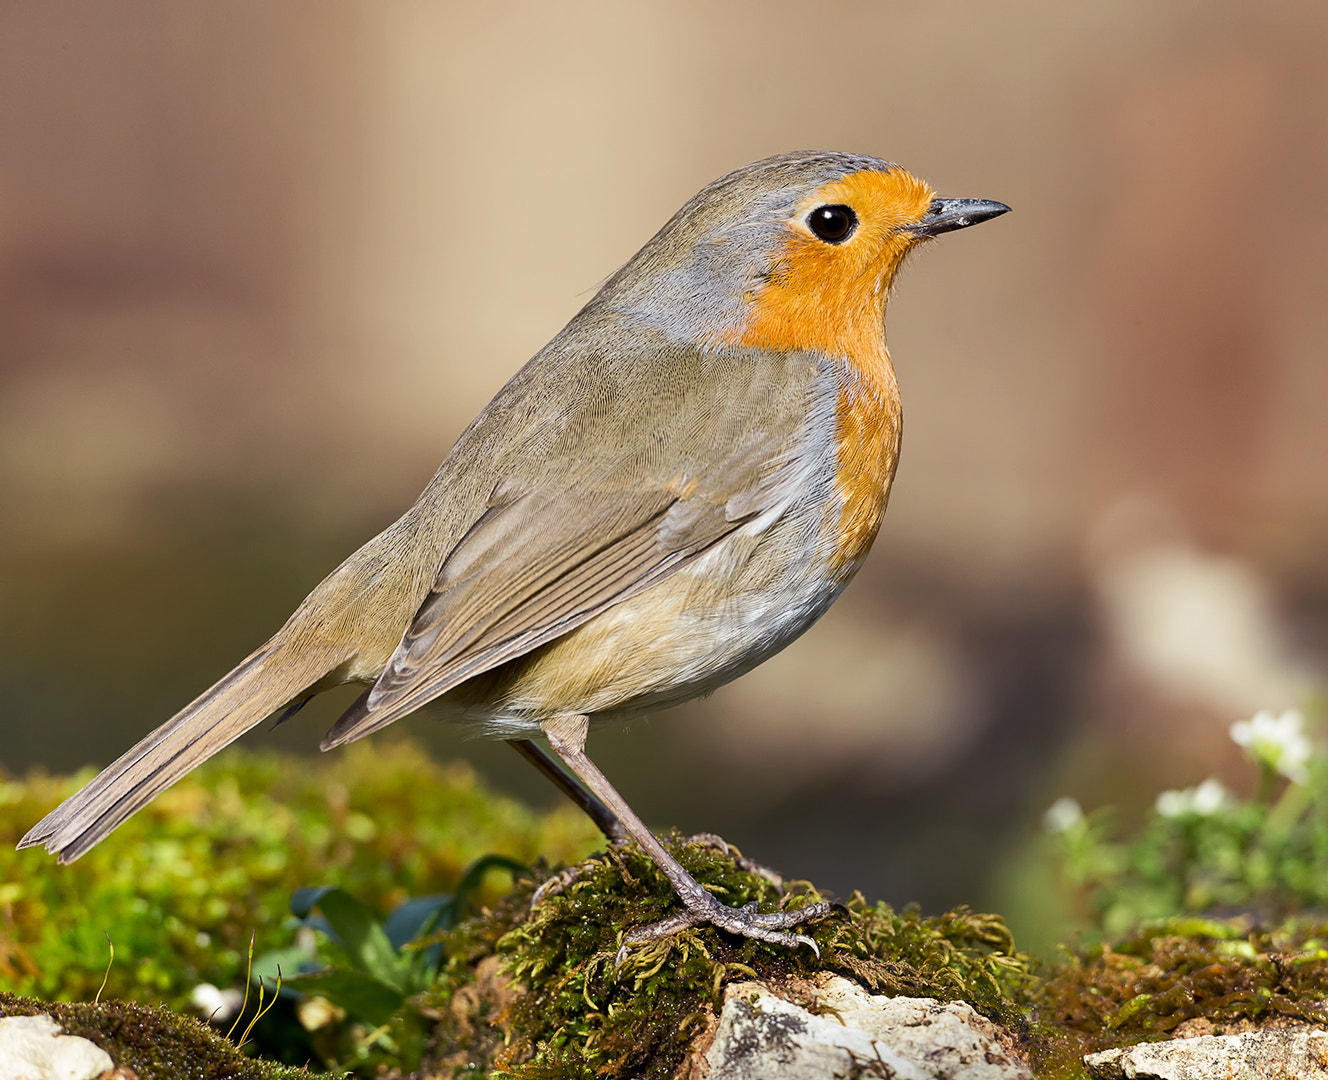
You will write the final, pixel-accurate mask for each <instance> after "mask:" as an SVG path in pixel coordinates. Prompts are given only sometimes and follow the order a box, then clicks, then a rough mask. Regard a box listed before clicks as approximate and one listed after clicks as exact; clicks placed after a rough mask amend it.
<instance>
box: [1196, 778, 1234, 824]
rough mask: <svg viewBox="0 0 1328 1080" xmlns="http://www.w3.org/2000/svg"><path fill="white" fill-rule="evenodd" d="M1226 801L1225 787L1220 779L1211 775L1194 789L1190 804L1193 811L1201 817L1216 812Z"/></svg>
mask: <svg viewBox="0 0 1328 1080" xmlns="http://www.w3.org/2000/svg"><path fill="white" fill-rule="evenodd" d="M1226 802H1227V789H1226V788H1224V787H1223V786H1222V782H1221V781H1220V780H1214V779H1213V778H1212V777H1211V776H1210V777H1209V778H1208V779H1207V780H1205V781H1204V782H1203V783H1202V784H1200V785H1199V786H1198V787H1197V788H1195V789H1194V798H1193V800H1192V805H1193V806H1194V812H1195V813H1196V814H1198V815H1200V816H1201V817H1208V816H1209V815H1210V814H1215V813H1217V811H1219V810H1221V809H1222V807H1223V806H1225V805H1226Z"/></svg>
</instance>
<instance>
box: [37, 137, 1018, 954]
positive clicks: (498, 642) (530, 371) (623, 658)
mask: <svg viewBox="0 0 1328 1080" xmlns="http://www.w3.org/2000/svg"><path fill="white" fill-rule="evenodd" d="M1009 209H1010V208H1009V207H1008V206H1006V205H1005V204H1004V203H1000V202H995V201H991V200H986V199H968V198H942V197H939V196H938V195H937V194H936V193H935V192H934V191H933V190H932V188H931V187H930V186H929V185H928V184H927V183H926V182H925V181H923V180H921V179H919V178H917V177H915V176H913V175H911V174H910V173H909V172H907V171H905V170H904V169H903V168H901V167H899V166H898V165H895V164H892V163H890V162H887V161H885V160H882V159H880V158H877V157H872V156H869V155H860V154H849V153H840V152H828V151H800V152H792V153H784V154H779V155H776V156H773V157H769V158H765V159H763V160H761V161H756V162H753V163H751V164H749V165H746V166H743V167H741V168H738V169H736V170H734V171H732V172H729V173H727V174H726V175H724V176H721V177H720V178H718V179H717V180H715V181H713V182H712V183H710V184H708V185H707V186H706V187H704V188H702V189H701V191H700V192H698V193H697V194H696V195H695V196H694V197H693V198H691V199H690V200H689V201H688V202H686V203H685V204H684V205H683V206H682V208H681V209H680V210H678V212H677V213H675V214H674V215H673V217H672V218H670V219H669V220H668V222H667V223H666V224H665V225H664V226H663V227H662V228H661V229H660V230H659V231H658V232H657V233H656V234H655V235H654V236H653V237H652V238H651V239H650V240H649V241H648V242H647V243H646V244H645V246H644V247H642V248H641V250H640V251H638V252H637V253H636V254H635V255H634V256H633V257H632V258H631V259H630V260H629V261H628V262H626V263H625V264H624V265H623V266H622V267H621V268H619V269H618V270H617V271H616V272H615V273H613V274H612V275H611V276H610V277H609V278H608V279H607V280H606V281H605V282H604V284H603V285H602V286H601V287H600V288H599V289H598V290H597V291H596V292H595V294H594V295H593V297H592V298H591V299H590V300H589V301H588V302H587V303H586V304H585V306H584V307H582V308H581V310H580V311H579V312H578V313H577V314H576V315H575V316H573V318H572V319H571V321H570V322H568V324H567V325H566V326H565V327H564V328H563V329H562V330H561V331H560V332H559V333H558V334H557V335H556V336H555V337H554V338H553V339H552V340H551V341H549V343H548V344H547V345H545V346H544V347H543V348H542V349H540V350H539V351H538V352H537V353H536V354H535V355H534V356H533V357H532V358H531V359H530V360H529V361H528V362H527V363H526V364H525V365H524V366H523V367H521V368H520V370H518V371H517V373H516V374H515V375H514V376H513V377H512V378H511V379H510V380H509V381H508V382H507V384H506V385H505V386H503V387H502V389H501V390H499V391H498V393H497V395H496V396H495V397H494V398H493V400H492V401H490V402H489V404H488V405H487V406H485V408H484V409H483V410H482V411H481V412H480V414H479V415H478V416H477V417H476V418H475V419H474V420H473V421H472V422H471V424H470V425H469V427H467V428H466V429H465V431H464V432H463V433H462V434H461V436H460V437H459V438H458V439H457V440H456V442H455V444H454V445H453V447H452V449H451V451H450V453H449V454H448V456H447V458H446V460H444V462H443V463H442V465H441V466H440V467H439V469H438V471H437V472H436V473H435V475H434V476H433V478H432V479H431V480H430V482H429V483H428V485H427V486H426V487H425V489H424V491H423V493H422V494H421V495H420V497H419V499H418V500H417V501H416V502H415V504H414V505H413V506H411V507H410V509H408V510H407V511H406V512H405V513H404V514H403V515H402V516H401V517H400V518H399V519H398V520H397V521H395V522H394V523H393V524H391V525H389V526H388V527H387V528H386V529H385V530H383V531H382V532H381V533H379V534H378V535H377V536H375V537H374V538H373V539H371V540H369V541H368V542H367V543H366V544H365V545H364V546H363V547H361V548H360V549H359V550H358V551H356V552H355V553H354V554H352V555H351V556H350V557H349V558H347V559H346V560H345V561H344V562H343V563H342V564H341V565H340V566H338V567H337V568H336V569H335V570H334V571H332V573H331V574H330V575H328V577H327V578H325V579H324V580H323V581H322V582H321V583H320V584H319V585H318V586H317V587H316V588H314V590H313V591H312V592H311V593H310V594H309V596H308V597H307V598H306V599H305V600H304V601H303V602H302V603H301V604H300V605H299V606H298V607H297V608H296V610H295V612H294V613H293V614H292V615H291V616H290V618H289V620H288V621H287V622H286V623H285V625H284V626H282V627H281V628H280V629H279V630H278V631H277V632H276V633H275V634H274V635H273V636H272V637H271V638H270V639H269V640H268V641H267V642H265V643H264V644H263V645H262V646H260V647H259V648H258V649H257V650H255V651H254V652H253V653H251V654H250V655H249V656H247V657H246V658H245V659H244V660H242V661H241V662H240V663H239V664H238V665H237V666H236V667H235V668H234V669H233V670H232V671H230V672H229V673H228V674H226V675H225V676H223V677H222V678H221V679H220V680H219V681H218V682H216V683H215V684H214V685H213V686H211V687H210V688H209V689H207V690H206V691H204V692H203V693H202V694H201V695H200V696H199V697H197V698H196V699H195V700H193V701H192V702H190V703H189V704H188V705H186V706H185V707H184V708H183V709H181V710H180V711H179V712H178V713H176V714H175V715H174V716H173V717H171V718H170V719H169V720H167V721H166V722H165V723H164V724H162V725H161V726H160V727H158V728H156V729H155V730H153V731H152V732H151V733H149V734H148V735H147V736H145V737H144V738H143V739H142V740H141V741H139V742H138V743H137V744H136V745H135V746H133V747H132V748H131V749H130V750H128V751H127V752H126V753H125V754H123V755H122V756H121V757H120V758H118V759H117V760H116V761H114V762H113V763H112V764H111V765H109V766H107V767H106V768H105V769H104V770H103V771H102V772H101V773H100V774H98V775H97V776H96V777H95V778H94V779H93V780H91V781H90V782H89V783H88V784H87V785H86V786H85V787H83V788H82V789H81V790H80V791H78V792H76V793H75V794H74V795H72V796H70V797H69V798H68V799H67V800H65V801H64V802H63V803H61V804H60V805H59V806H57V807H56V808H55V809H54V810H52V811H51V812H50V813H49V814H48V815H47V816H46V817H45V818H43V819H42V820H41V821H40V822H38V823H37V824H36V825H35V826H34V827H33V828H32V829H31V831H29V832H28V833H27V835H25V836H24V837H23V839H22V840H21V841H20V842H19V845H18V846H19V847H20V848H26V847H32V846H36V845H42V846H44V847H45V848H46V849H47V850H48V851H49V852H51V853H54V854H55V855H57V856H58V859H59V862H61V863H68V862H71V861H73V860H74V859H77V858H78V857H79V856H81V855H83V854H84V853H85V852H87V851H88V850H89V849H90V848H92V847H93V846H94V845H96V844H97V843H99V842H100V841H101V840H102V839H104V838H105V837H106V836H107V835H108V834H109V833H110V832H111V831H112V830H113V829H115V828H116V827H117V826H119V825H120V824H121V823H122V822H123V821H124V820H125V819H126V818H128V817H129V816H130V815H132V814H134V813H135V812H136V811H138V810H139V809H141V808H142V807H143V806H144V805H146V804H147V803H148V802H149V801H150V800H151V799H153V798H154V797H155V796H156V795H157V794H159V793H160V792H161V791H163V790H164V789H165V788H167V787H169V786H170V785H171V784H173V783H174V782H175V781H176V780H178V779H180V778H181V777H182V776H184V775H185V774H186V773H188V772H189V771H190V770H191V769H193V768H194V767H195V766H197V765H199V764H200V763H201V762H203V761H204V760H206V759H207V758H209V757H210V756H212V755H213V754H215V753H216V752H217V751H219V750H221V749H222V748H223V747H225V746H227V745H228V744H230V743H231V742H233V741H234V740H235V739H237V738H238V737H239V736H240V735H242V734H244V732H246V731H248V730H249V729H250V728H252V727H254V726H255V725H257V724H259V723H261V722H263V721H264V720H265V719H267V718H268V717H270V716H273V715H275V714H277V713H278V712H280V713H281V717H282V719H284V718H285V717H286V716H288V715H290V714H291V713H293V712H295V711H297V710H298V709H299V708H300V707H301V706H302V705H303V704H304V703H305V702H306V701H308V700H309V699H310V698H311V697H313V696H314V695H316V694H318V693H320V692H321V691H323V690H326V689H329V688H331V687H334V686H338V685H341V684H345V683H360V684H364V685H366V686H367V689H366V690H365V691H364V692H363V693H362V694H361V695H360V697H359V698H358V699H357V700H356V701H355V702H354V703H353V704H352V705H351V706H350V707H349V708H348V709H347V710H346V711H345V712H344V713H343V714H342V716H341V717H340V719H338V720H337V721H336V722H335V723H334V724H333V726H332V728H331V729H330V730H329V731H328V733H327V735H326V737H325V738H324V739H323V741H322V748H323V749H324V750H328V749H331V748H333V747H337V746H341V745H343V744H344V743H348V742H350V741H352V740H354V739H358V738H361V737H363V736H365V735H368V734H370V733H371V732H374V731H377V730H379V729H380V728H382V727H385V726H386V725H388V724H391V723H393V722H394V721H396V720H398V719H400V718H402V717H403V716H406V715H407V714H408V713H411V712H413V711H414V710H416V709H418V708H420V707H421V706H423V705H425V704H426V703H429V702H432V703H433V710H434V711H435V712H436V713H437V714H439V715H440V716H441V717H442V718H444V719H448V720H454V721H458V722H461V723H464V724H469V725H472V726H474V727H477V728H478V729H480V730H481V731H482V733H484V734H487V735H489V736H491V737H495V738H499V739H505V740H507V741H509V742H510V743H511V744H512V745H513V746H514V747H515V748H516V749H517V750H518V751H520V752H521V753H522V755H523V756H525V757H527V758H528V759H529V760H531V761H532V762H533V763H534V764H535V765H536V766H537V767H539V768H540V769H541V770H542V771H543V772H545V773H546V775H548V776H549V777H550V779H552V780H553V781H554V783H555V784H557V785H558V786H559V787H560V788H562V789H563V790H564V791H565V792H566V793H567V794H568V795H569V796H571V797H572V798H573V799H574V800H576V802H577V803H578V805H580V806H582V808H583V809H585V810H587V812H589V813H590V814H591V816H592V817H593V818H594V819H595V820H596V822H597V823H598V824H599V826H600V828H601V829H602V830H604V832H605V834H606V835H607V836H609V838H610V839H612V840H615V841H622V840H623V838H624V837H630V838H631V840H633V841H635V842H636V843H637V844H638V845H639V846H640V847H641V848H642V849H643V850H644V851H645V852H646V853H647V854H648V855H649V856H650V857H651V858H652V859H653V860H654V862H655V863H656V865H658V866H659V868H660V869H661V870H662V871H663V873H664V874H665V875H666V876H667V878H668V879H669V881H670V882H671V884H672V886H673V889H674V891H675V893H676V894H677V896H678V899H679V901H680V902H681V905H682V910H681V912H679V913H678V914H677V915H675V916H672V917H671V918H669V919H665V920H663V921H662V922H660V923H656V924H654V925H653V926H647V927H641V928H637V929H636V930H634V931H633V932H632V933H631V934H629V935H628V938H627V940H628V941H629V942H637V941H648V940H652V939H654V938H658V937H662V936H665V935H667V934H670V933H673V932H675V931H676V930H678V929H681V928H682V927H685V926H696V925H706V924H709V925H713V926H715V927H717V928H719V929H721V930H724V931H727V932H730V933H733V934H737V935H740V936H743V937H748V938H756V939H759V940H762V941H766V942H769V943H773V944H777V945H783V946H790V947H797V946H798V945H799V944H803V943H808V944H813V947H814V943H812V941H811V939H810V937H808V936H807V935H804V934H801V933H797V932H796V928H797V927H798V926H801V925H802V924H804V923H807V922H809V921H811V920H814V919H817V918H821V917H824V916H826V915H827V914H828V913H829V912H830V911H831V905H829V904H827V903H818V904H809V905H807V906H806V907H804V908H802V909H800V910H798V911H793V912H773V913H762V912H759V911H756V910H754V905H748V906H747V907H744V908H741V909H735V908H732V907H729V906H728V905H725V904H723V903H722V902H721V901H719V900H718V899H716V898H715V897H714V896H713V895H711V894H710V893H709V892H707V891H706V890H705V889H704V888H703V887H702V886H701V885H700V884H699V883H697V882H696V880H695V879H694V878H692V877H691V875H690V874H688V873H687V871H686V870H685V869H684V868H683V867H682V866H681V865H680V864H679V863H678V861H677V860H676V859H675V858H674V857H673V856H672V855H671V854H670V853H669V851H668V850H667V849H666V848H665V847H664V845H663V844H662V843H661V842H660V841H659V839H658V838H657V837H656V836H655V834H654V833H653V832H651V830H650V829H649V828H648V827H647V826H646V825H645V824H644V823H643V822H642V820H641V819H640V818H639V817H638V816H637V814H636V813H635V812H634V811H633V810H632V809H631V807H630V806H629V805H628V804H627V802H626V800H625V799H623V797H622V796H621V795H620V794H619V793H618V792H617V790H616V789H615V788H614V787H613V785H612V784H611V783H610V782H609V780H608V778H607V777H606V776H605V775H604V774H603V773H602V772H600V770H599V768H598V767H597V766H596V765H595V764H594V763H593V762H592V761H591V760H590V758H589V756H588V755H587V753H586V750H585V743H586V737H587V733H588V731H589V730H590V728H591V727H596V728H598V727H601V726H603V725H606V724H611V723H615V722H620V721H623V720H628V719H632V718H634V717H638V716H641V715H644V714H648V713H652V712H655V711H658V710H660V709H664V708H667V707H669V706H672V705H676V704H679V703H681V702H684V701H687V700H689V699H692V698H695V697H699V696H702V695H705V694H708V693H710V692H711V691H713V690H715V689H716V688H717V687H719V686H721V685H723V684H724V683H727V682H729V681H730V680H732V679H734V678H737V677H738V676H740V675H742V674H743V673H745V672H747V671H749V670H751V669H752V668H753V667H755V666H756V665H758V664H760V663H761V662H762V661H764V660H765V659H767V658H768V657H770V656H771V655H772V654H774V653H776V652H778V651H779V650H780V649H782V648H783V647H784V646H786V645H788V644H789V643H790V642H791V641H793V640H794V639H795V638H797V637H798V636H799V635H800V634H802V633H803V632H804V631H805V630H807V629H808V627H810V626H811V625H812V624H813V623H815V622H816V620H817V619H818V618H819V617H820V616H821V615H822V614H824V613H825V611H826V610H827V609H828V608H829V607H830V605H831V604H832V603H833V602H834V601H835V599H836V598H837V597H838V596H839V595H840V593H841V592H842V591H843V590H844V588H845V586H846V585H847V584H848V582H849V581H850V579H851V578H852V577H853V576H854V574H855V573H856V572H857V570H858V568H859V567H860V566H861V565H862V563H863V560H864V559H865V557H866V556H867V553H868V551H869V549H870V548H871V546H872V543H873V541H874V540H875V538H876V535H877V532H878V530H879V528H880V525H881V520H882V516H883V514H884V513H885V509H886V502H887V499H888V496H889V493H890V486H891V483H892V481H893V479H894V475H895V468H896V465H897V463H898V460H899V449H900V438H901V432H902V426H901V424H902V414H901V408H900V398H899V388H898V383H897V381H896V378H895V373H894V369H893V366H892V364H891V359H890V355H889V352H888V351H887V348H886V341H885V311H886V301H887V298H888V296H889V294H890V291H891V288H892V286H893V285H894V283H895V280H896V277H897V275H898V273H899V270H900V268H901V267H902V265H903V264H904V262H905V260H906V258H907V257H908V256H909V254H910V253H911V252H913V251H914V250H915V249H916V248H917V247H918V246H919V245H920V244H922V243H924V242H926V241H929V240H931V239H933V238H934V237H937V236H940V235H942V234H944V233H947V232H952V231H955V230H959V229H964V228H967V227H969V226H972V225H975V224H978V223H979V222H983V221H987V220H989V219H991V218H995V217H997V216H999V215H1001V214H1005V213H1006V212H1008V211H1009ZM540 737H543V739H545V740H547V743H548V746H549V747H550V749H551V750H552V755H551V754H550V753H549V752H547V751H545V750H544V749H543V747H542V746H541V745H540V744H539V743H537V742H536V741H535V740H536V739H537V738H540Z"/></svg>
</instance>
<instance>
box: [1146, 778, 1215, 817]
mask: <svg viewBox="0 0 1328 1080" xmlns="http://www.w3.org/2000/svg"><path fill="white" fill-rule="evenodd" d="M1226 803H1227V789H1226V788H1224V787H1223V786H1222V783H1221V781H1219V780H1214V779H1212V778H1211V777H1209V778H1208V779H1207V780H1205V781H1204V782H1203V783H1202V784H1200V785H1199V786H1198V787H1192V788H1186V789H1185V790H1184V791H1164V792H1162V794H1161V795H1159V796H1158V797H1157V803H1156V807H1157V812H1158V813H1159V814H1161V815H1162V816H1163V817H1165V818H1177V817H1183V816H1185V815H1188V814H1193V815H1195V816H1197V817H1209V816H1210V815H1212V814H1215V813H1217V811H1219V810H1221V809H1222V807H1223V806H1225V805H1226Z"/></svg>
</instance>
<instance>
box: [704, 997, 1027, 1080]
mask: <svg viewBox="0 0 1328 1080" xmlns="http://www.w3.org/2000/svg"><path fill="white" fill-rule="evenodd" d="M804 985H805V986H806V987H808V988H811V986H812V984H804ZM811 992H812V996H813V997H814V999H815V1001H814V1004H813V1006H812V1008H811V1009H806V1008H803V1007H802V1006H801V1005H798V1004H795V1003H794V1002H792V1001H788V1000H786V999H785V998H783V997H779V996H777V995H776V994H775V993H773V992H772V990H771V988H770V987H768V986H766V985H764V984H762V983H755V982H745V983H736V984H733V985H730V986H729V987H728V988H727V990H726V992H725V995H724V1008H723V1011H722V1012H721V1014H720V1017H719V1022H718V1025H717V1027H716V1030H715V1036H714V1041H713V1042H712V1043H711V1044H710V1046H709V1048H708V1049H707V1050H706V1052H705V1056H704V1059H703V1061H701V1062H696V1063H695V1064H694V1065H693V1067H692V1070H691V1075H692V1076H697V1077H700V1076H705V1077H709V1078H711V1080H719V1078H722V1080H769V1078H771V1077H778V1078H779V1080H832V1078H836V1077H843V1076H846V1075H861V1076H888V1077H891V1078H892V1080H1030V1078H1031V1076H1032V1074H1031V1073H1030V1072H1029V1070H1028V1068H1027V1066H1026V1065H1024V1064H1023V1063H1022V1062H1020V1061H1018V1060H1016V1059H1015V1058H1014V1057H1013V1056H1011V1055H1010V1054H1009V1053H1008V1052H1007V1051H1006V1049H1005V1048H1004V1047H1003V1046H1002V1045H1001V1044H1000V1041H999V1039H998V1037H997V1036H998V1031H999V1029H998V1028H997V1027H996V1025H995V1024H993V1023H991V1022H990V1021H989V1020H987V1019H985V1018H984V1017H982V1016H980V1015H979V1014H978V1013H976V1012H974V1011H973V1009H971V1008H969V1006H967V1005H964V1004H960V1003H952V1004H948V1005H942V1004H941V1003H939V1002H937V1001H933V1000H932V999H931V998H888V997H880V996H876V995H873V994H868V993H867V992H866V991H865V990H863V989H862V988H861V987H859V986H857V985H856V984H854V983H851V982H849V981H848V980H847V979H843V978H840V977H838V976H829V977H825V978H823V979H821V980H820V981H819V983H818V984H817V985H816V986H815V987H814V989H812V991H811Z"/></svg>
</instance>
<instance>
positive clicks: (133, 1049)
mask: <svg viewBox="0 0 1328 1080" xmlns="http://www.w3.org/2000/svg"><path fill="white" fill-rule="evenodd" d="M40 1013H46V1014H47V1015H49V1016H51V1017H53V1018H54V1019H55V1021H56V1022H57V1023H58V1024H60V1026H61V1027H63V1028H64V1029H65V1031H66V1032H68V1033H69V1034H70V1035H79V1036H82V1037H83V1038H85V1039H88V1040H90V1041H91V1042H94V1043H96V1044H97V1045H98V1046H100V1047H101V1048H102V1049H103V1050H105V1051H106V1052H107V1053H108V1054H110V1055H111V1059H112V1060H113V1061H114V1062H115V1064H116V1065H117V1066H124V1067H127V1068H129V1069H132V1070H133V1071H134V1073H135V1074H136V1075H137V1076H138V1077H139V1080H179V1078H180V1077H185V1076H187V1077H190V1078H191V1080H293V1078H295V1077H309V1076H312V1075H314V1074H312V1073H310V1072H309V1070H308V1069H304V1068H294V1067H292V1066H289V1065H276V1064H273V1063H272V1062H267V1061H260V1060H257V1059H255V1058H251V1057H248V1056H246V1055H245V1054H244V1053H243V1051H241V1050H240V1049H238V1048H237V1047H236V1046H235V1045H234V1044H232V1043H230V1042H228V1041H227V1040H225V1039H223V1038H222V1037H221V1036H220V1035H218V1034H217V1033H216V1032H214V1031H213V1030H212V1029H210V1028H209V1027H208V1026H207V1025H206V1024H204V1023H202V1022H201V1021H199V1020H195V1019H193V1018H192V1017H188V1016H180V1015H179V1014H177V1013H173V1012H171V1011H170V1010H169V1009H165V1008H150V1007H148V1006H144V1005H136V1004H133V1003H132V1002H127V1001H103V1002H99V1003H91V1002H75V1003H69V1002H58V1003H47V1002H42V1001H36V1000H34V999H32V998H24V997H19V996H17V995H15V994H8V993H4V992H0V1016H36V1015H38V1014H40ZM320 1075H321V1074H320ZM338 1075H341V1074H338Z"/></svg>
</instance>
